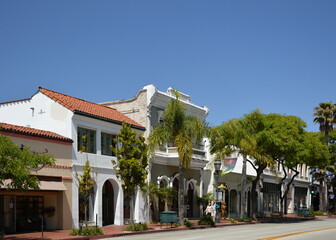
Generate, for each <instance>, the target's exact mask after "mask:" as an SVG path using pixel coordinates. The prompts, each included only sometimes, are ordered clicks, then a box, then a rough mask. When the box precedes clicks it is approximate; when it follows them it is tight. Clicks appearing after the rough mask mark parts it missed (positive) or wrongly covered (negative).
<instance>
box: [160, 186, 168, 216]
mask: <svg viewBox="0 0 336 240" xmlns="http://www.w3.org/2000/svg"><path fill="white" fill-rule="evenodd" d="M164 187H167V183H166V181H165V180H161V181H160V188H164ZM165 210H166V202H165V200H164V199H162V198H160V197H159V212H163V211H165Z"/></svg>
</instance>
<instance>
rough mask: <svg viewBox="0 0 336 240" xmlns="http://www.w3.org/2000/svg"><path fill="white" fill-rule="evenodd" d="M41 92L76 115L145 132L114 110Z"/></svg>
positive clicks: (42, 89)
mask: <svg viewBox="0 0 336 240" xmlns="http://www.w3.org/2000/svg"><path fill="white" fill-rule="evenodd" d="M40 92H41V93H43V94H45V95H46V96H48V97H50V98H51V99H53V100H55V101H56V102H58V103H59V104H61V105H63V106H64V107H66V108H67V109H69V110H70V111H73V112H74V113H78V114H85V115H89V116H91V117H96V118H99V119H103V120H108V121H112V122H117V123H122V122H123V121H124V122H125V123H127V124H130V125H131V126H133V127H136V128H140V129H142V130H145V128H144V127H143V126H142V125H141V124H139V123H137V122H136V121H134V120H132V119H130V118H129V117H127V116H125V115H124V114H122V113H120V112H118V111H117V110H116V109H114V108H110V107H105V106H102V105H99V104H96V103H92V102H88V101H85V100H82V99H79V98H75V97H71V96H68V95H65V94H62V93H58V92H54V91H51V90H48V89H45V88H41V87H40Z"/></svg>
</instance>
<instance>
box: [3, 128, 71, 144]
mask: <svg viewBox="0 0 336 240" xmlns="http://www.w3.org/2000/svg"><path fill="white" fill-rule="evenodd" d="M1 131H4V132H13V133H20V134H25V135H30V136H37V137H42V138H50V139H54V140H60V141H64V142H71V143H72V142H73V141H72V139H70V138H67V137H63V136H61V135H59V134H57V133H54V132H50V131H45V130H39V129H36V128H30V127H23V126H18V125H13V124H8V123H0V132H1Z"/></svg>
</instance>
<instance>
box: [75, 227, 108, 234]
mask: <svg viewBox="0 0 336 240" xmlns="http://www.w3.org/2000/svg"><path fill="white" fill-rule="evenodd" d="M103 234H104V233H103V230H102V229H101V228H99V227H83V228H82V229H77V228H73V229H72V230H71V232H70V235H71V236H97V235H103Z"/></svg>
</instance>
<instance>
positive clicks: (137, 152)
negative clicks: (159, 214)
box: [111, 122, 148, 222]
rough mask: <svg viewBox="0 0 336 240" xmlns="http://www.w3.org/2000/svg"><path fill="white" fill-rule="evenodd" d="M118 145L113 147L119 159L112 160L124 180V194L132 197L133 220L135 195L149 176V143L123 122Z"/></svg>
mask: <svg viewBox="0 0 336 240" xmlns="http://www.w3.org/2000/svg"><path fill="white" fill-rule="evenodd" d="M115 143H116V145H117V147H116V148H114V147H111V148H112V151H114V152H115V153H116V156H117V158H118V161H114V160H112V163H113V164H114V169H115V170H116V174H117V176H118V177H119V178H120V179H121V180H122V187H123V190H124V194H125V195H126V196H129V197H130V205H131V209H130V210H131V221H132V222H133V212H134V197H135V192H136V189H137V188H138V187H140V188H142V187H144V185H145V183H146V178H147V173H148V172H147V166H148V161H147V153H148V152H147V145H146V143H145V138H144V137H143V136H140V135H137V134H136V132H135V131H133V130H132V129H131V127H130V126H129V125H127V124H126V123H124V122H123V124H122V129H121V131H120V133H119V134H118V143H117V142H115Z"/></svg>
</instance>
